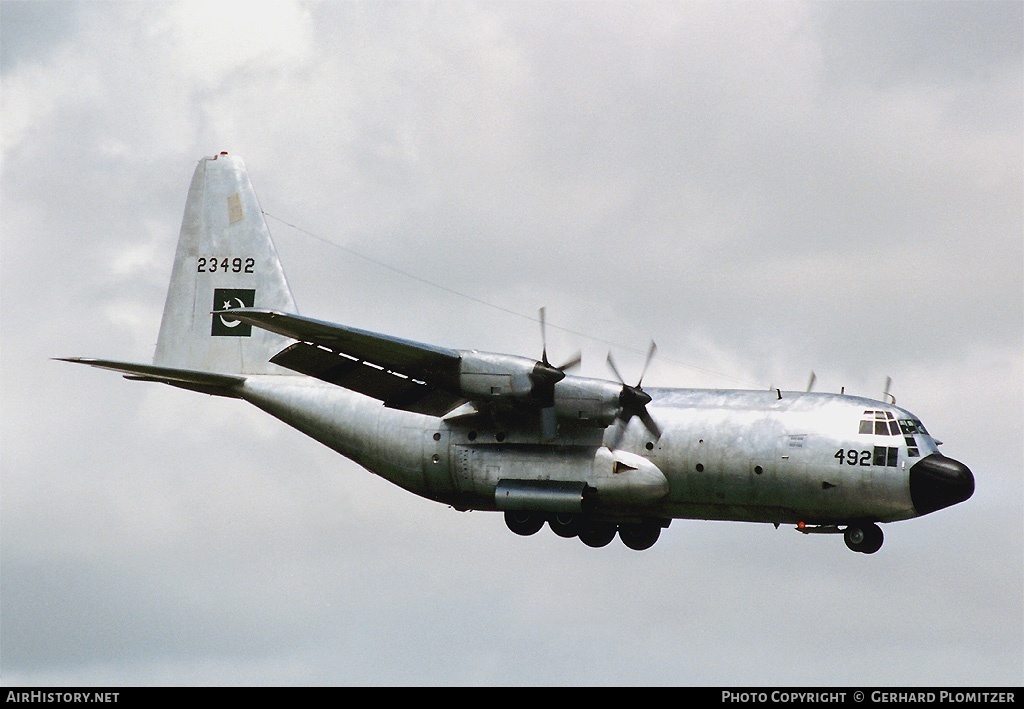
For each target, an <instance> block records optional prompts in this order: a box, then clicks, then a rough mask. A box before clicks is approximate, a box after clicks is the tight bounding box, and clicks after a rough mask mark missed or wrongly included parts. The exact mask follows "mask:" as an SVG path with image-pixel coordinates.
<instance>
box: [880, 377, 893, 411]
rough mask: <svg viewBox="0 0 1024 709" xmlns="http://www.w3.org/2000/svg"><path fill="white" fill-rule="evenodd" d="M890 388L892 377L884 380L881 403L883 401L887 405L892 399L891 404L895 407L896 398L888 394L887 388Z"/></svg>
mask: <svg viewBox="0 0 1024 709" xmlns="http://www.w3.org/2000/svg"><path fill="white" fill-rule="evenodd" d="M891 386H892V377H886V378H885V389H883V390H882V401H884V402H886V403H889V400H890V399H892V403H893V405H894V406H895V405H896V397H895V396H893V395H892V394H890V393H889V387H891Z"/></svg>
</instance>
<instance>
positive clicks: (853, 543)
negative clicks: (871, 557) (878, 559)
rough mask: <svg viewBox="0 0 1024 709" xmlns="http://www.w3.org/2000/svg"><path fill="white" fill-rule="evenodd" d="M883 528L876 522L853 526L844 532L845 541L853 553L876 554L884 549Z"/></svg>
mask: <svg viewBox="0 0 1024 709" xmlns="http://www.w3.org/2000/svg"><path fill="white" fill-rule="evenodd" d="M883 539H884V536H883V534H882V528H881V527H879V526H878V525H877V524H875V523H874V522H868V523H857V524H851V525H850V526H848V527H847V528H846V531H844V532H843V541H845V542H846V546H847V547H849V548H850V550H851V551H857V552H860V553H861V554H874V553H875V552H876V551H878V550H879V549H881V548H882V541H883Z"/></svg>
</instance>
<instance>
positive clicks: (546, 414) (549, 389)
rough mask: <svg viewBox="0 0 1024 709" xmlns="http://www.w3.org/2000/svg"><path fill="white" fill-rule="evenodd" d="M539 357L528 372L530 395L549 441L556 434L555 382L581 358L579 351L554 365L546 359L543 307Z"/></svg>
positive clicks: (542, 309)
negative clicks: (536, 405) (568, 358)
mask: <svg viewBox="0 0 1024 709" xmlns="http://www.w3.org/2000/svg"><path fill="white" fill-rule="evenodd" d="M540 339H541V346H542V349H541V358H540V361H539V362H537V364H536V365H534V367H533V371H531V372H530V382H531V384H532V385H533V386H532V387H531V388H530V395H531V396H532V397H533V398H534V399H535V400H536V401H537V403H538V404H539V405H540V407H541V409H540V424H541V432H542V433H543V435H544V440H546V441H550V440H552V439H553V438H554V437H555V436H557V435H558V418H557V416H556V414H555V384H557V383H558V382H560V381H562V380H563V379H565V373H566V371H567V370H569V369H573V368H574V367H577V366H579V363H580V361H581V359H582V357H581V355H580V353H579V352H577V353H576V354H575V355H573V357H572V358H571V359H570V360H568V361H567V362H566V363H565V364H563V365H561V366H559V367H555V366H553V365H552V364H551V362H549V361H548V340H547V324H546V320H545V315H544V308H541V309H540Z"/></svg>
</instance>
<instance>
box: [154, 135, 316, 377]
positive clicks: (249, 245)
mask: <svg viewBox="0 0 1024 709" xmlns="http://www.w3.org/2000/svg"><path fill="white" fill-rule="evenodd" d="M242 307H245V308H264V309H268V310H277V311H282V312H286V313H294V312H296V308H295V301H294V300H293V299H292V294H291V290H290V289H289V288H288V283H287V281H286V280H285V277H284V270H283V269H282V268H281V262H280V260H279V259H278V257H277V250H276V249H275V248H274V243H273V241H271V238H270V230H269V229H268V228H267V223H266V221H265V220H264V218H263V211H262V210H261V209H260V205H259V202H258V201H257V199H256V192H255V191H254V190H253V188H252V183H251V182H250V181H249V175H248V173H247V172H246V170H245V164H244V163H243V162H242V160H241V158H237V157H235V156H232V155H228V154H227V153H221V154H220V155H215V156H214V157H212V158H203V159H202V160H200V161H199V165H197V166H196V171H195V174H194V175H193V176H192V185H191V186H190V187H189V190H188V199H187V201H186V202H185V216H184V217H183V218H182V221H181V234H180V236H179V237H178V250H177V253H176V254H175V257H174V270H173V271H172V272H171V284H170V288H169V289H168V291H167V302H166V303H165V304H164V315H163V320H162V321H161V323H160V336H159V338H158V339H157V344H156V354H155V356H154V357H153V364H154V365H157V366H159V367H170V368H175V369H188V370H195V371H202V372H217V373H221V374H287V373H289V372H288V371H287V370H284V369H281V368H279V367H277V366H276V365H273V364H270V362H269V360H270V358H271V357H272V356H273V355H274V354H276V353H277V352H278V351H280V350H281V349H283V348H284V347H285V346H286V345H287V344H288V343H289V342H290V340H288V339H287V338H285V337H281V336H280V335H276V334H274V333H272V332H268V331H266V330H262V329H259V328H255V329H254V328H253V327H252V326H251V325H247V324H245V323H243V322H241V321H239V320H232V319H231V318H229V317H226V316H223V315H213V314H212V311H214V310H230V309H232V308H242Z"/></svg>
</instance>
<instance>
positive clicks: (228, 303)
mask: <svg viewBox="0 0 1024 709" xmlns="http://www.w3.org/2000/svg"><path fill="white" fill-rule="evenodd" d="M234 303H238V305H234ZM244 307H245V303H243V302H242V299H241V298H233V299H232V300H225V301H224V305H223V306H222V307H221V310H231V309H232V308H244ZM220 322H221V324H222V325H223V326H224V327H238V326H239V325H241V324H242V323H241V321H239V320H235V319H234V318H225V317H224V316H223V315H221V316H220Z"/></svg>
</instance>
